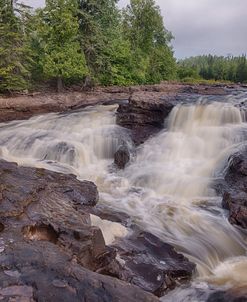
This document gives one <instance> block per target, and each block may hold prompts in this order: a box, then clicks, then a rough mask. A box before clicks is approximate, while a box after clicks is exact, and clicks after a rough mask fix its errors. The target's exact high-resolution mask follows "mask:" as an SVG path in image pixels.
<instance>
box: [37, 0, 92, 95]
mask: <svg viewBox="0 0 247 302" xmlns="http://www.w3.org/2000/svg"><path fill="white" fill-rule="evenodd" d="M76 13H77V1H76V0H47V1H46V7H45V8H44V9H42V10H40V11H39V14H38V23H37V33H36V41H38V47H37V48H38V49H39V56H40V66H41V68H42V72H43V75H44V77H45V78H46V79H47V80H55V81H56V83H57V90H58V91H61V90H62V89H63V85H64V83H73V82H77V81H81V80H83V78H84V77H85V76H86V75H87V73H88V69H87V66H86V61H85V57H84V54H83V52H82V50H81V47H80V43H79V41H78V29H79V23H78V19H77V16H76ZM36 46H37V45H36Z"/></svg>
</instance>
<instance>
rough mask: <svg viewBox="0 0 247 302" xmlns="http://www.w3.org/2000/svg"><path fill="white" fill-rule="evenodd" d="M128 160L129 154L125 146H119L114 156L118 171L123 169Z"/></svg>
mask: <svg viewBox="0 0 247 302" xmlns="http://www.w3.org/2000/svg"><path fill="white" fill-rule="evenodd" d="M129 160H130V152H129V150H128V148H127V147H126V146H121V147H120V148H119V149H118V150H117V152H116V153H115V154H114V163H115V165H116V166H117V167H118V168H119V169H124V168H125V166H126V165H127V163H128V162H129Z"/></svg>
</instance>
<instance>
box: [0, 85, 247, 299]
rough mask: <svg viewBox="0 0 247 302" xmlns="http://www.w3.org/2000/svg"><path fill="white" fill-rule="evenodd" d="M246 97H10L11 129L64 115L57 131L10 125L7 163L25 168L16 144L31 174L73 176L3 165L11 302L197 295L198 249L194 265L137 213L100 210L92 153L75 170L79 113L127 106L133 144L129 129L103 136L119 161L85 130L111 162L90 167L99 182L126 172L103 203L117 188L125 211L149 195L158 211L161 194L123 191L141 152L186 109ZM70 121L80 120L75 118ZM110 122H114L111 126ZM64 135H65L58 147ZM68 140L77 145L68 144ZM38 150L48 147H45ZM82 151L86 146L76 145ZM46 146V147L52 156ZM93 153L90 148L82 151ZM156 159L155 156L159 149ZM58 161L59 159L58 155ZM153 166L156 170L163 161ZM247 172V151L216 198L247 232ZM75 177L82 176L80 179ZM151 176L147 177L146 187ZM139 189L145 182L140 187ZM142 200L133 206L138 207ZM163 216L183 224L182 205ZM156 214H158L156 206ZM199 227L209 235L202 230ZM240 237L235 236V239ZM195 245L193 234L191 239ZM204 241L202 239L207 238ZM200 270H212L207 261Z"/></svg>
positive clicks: (134, 90)
mask: <svg viewBox="0 0 247 302" xmlns="http://www.w3.org/2000/svg"><path fill="white" fill-rule="evenodd" d="M241 89H244V88H241V87H235V86H234V87H224V86H204V85H201V86H190V85H180V84H174V85H171V84H166V83H163V84H160V85H151V86H143V87H126V88H121V87H111V88H97V89H95V90H94V91H90V92H80V91H77V92H75V91H74V92H66V93H64V94H60V95H59V94H48V93H47V94H44V93H43V94H32V95H22V96H17V97H11V98H1V99H0V121H1V122H6V121H11V120H16V119H27V118H30V117H33V116H35V115H38V114H43V113H49V112H61V115H58V116H49V118H48V124H47V126H46V125H42V118H41V120H40V119H39V117H37V122H36V120H34V121H33V122H32V121H31V125H28V122H27V124H25V123H24V122H23V124H22V122H20V126H18V122H17V123H15V122H12V123H10V124H9V125H8V124H2V128H1V129H2V133H4V131H5V129H7V128H8V127H9V126H10V129H11V127H12V128H13V129H12V130H10V131H12V132H10V133H8V132H7V134H4V135H3V137H1V147H3V146H4V148H5V149H4V148H2V149H1V152H2V153H3V154H1V157H3V158H7V159H8V160H10V161H13V160H15V158H16V159H19V157H18V156H17V155H16V154H15V153H13V154H12V153H11V152H12V150H7V149H8V148H9V146H7V145H6V146H7V147H6V146H5V144H6V142H8V141H10V142H11V144H10V146H13V147H14V148H16V150H15V151H16V152H17V153H18V152H23V154H20V160H21V164H22V165H27V164H28V160H30V159H32V164H31V166H32V165H34V162H35V165H37V166H40V165H41V166H42V163H44V167H45V168H48V169H50V168H51V169H52V170H53V169H54V170H56V169H58V171H60V170H61V171H64V173H65V174H62V173H57V172H52V171H48V170H46V169H40V168H35V167H33V168H31V167H23V166H18V165H16V164H15V163H10V162H7V161H4V160H0V174H1V185H0V198H1V208H0V213H1V215H0V259H1V270H0V299H2V300H3V301H9V300H11V299H12V300H13V301H82V299H84V300H85V301H107V302H108V301H158V298H157V297H161V296H163V295H165V294H167V293H168V292H169V291H170V290H173V289H174V288H176V287H179V286H181V285H182V287H185V288H186V286H190V283H189V281H190V280H191V279H192V277H193V276H194V275H195V274H196V265H195V263H193V259H195V258H196V256H197V255H196V254H197V252H196V250H195V251H193V253H192V255H193V257H191V258H190V260H189V259H188V258H187V257H185V256H184V255H182V254H181V253H179V252H177V248H176V249H175V248H174V247H173V246H176V247H180V242H177V241H174V240H170V241H168V240H165V239H164V237H162V236H161V237H162V238H161V237H160V236H159V235H158V234H157V232H156V231H151V232H150V231H148V230H147V229H146V228H145V224H144V223H141V224H140V223H136V219H133V217H131V215H130V213H132V209H131V211H130V213H128V211H126V212H125V211H121V210H119V208H118V205H117V204H116V208H114V207H112V206H109V205H107V203H106V204H102V202H100V203H98V200H99V193H98V189H97V187H96V185H95V184H94V183H93V182H92V181H87V180H83V179H84V178H83V179H82V177H81V175H84V173H83V169H85V170H87V169H88V166H87V165H88V162H90V160H89V159H88V158H89V155H88V153H86V151H85V152H84V151H83V152H84V153H82V154H80V156H79V159H80V160H81V162H74V161H75V158H76V156H77V157H78V155H77V151H78V150H77V148H78V146H77V144H78V143H79V141H78V142H77V141H72V137H71V138H70V136H71V135H73V139H78V133H77V128H78V126H77V123H78V122H80V121H81V119H82V116H81V113H80V111H79V112H78V113H77V111H76V110H78V109H80V108H84V107H86V106H93V105H96V104H98V105H99V104H105V105H106V104H108V105H110V104H113V103H115V104H119V105H118V109H117V112H116V123H117V125H119V126H121V127H122V128H121V129H123V128H125V129H126V133H125V132H123V133H122V132H121V133H122V135H123V137H124V138H121V139H118V138H115V135H116V134H117V135H118V133H120V132H119V131H120V130H119V129H118V128H117V130H114V131H116V132H114V131H113V130H112V128H111V127H112V126H111V125H110V126H109V127H110V128H109V129H111V130H110V132H109V134H108V135H110V138H109V137H108V136H106V137H105V136H103V139H104V140H105V139H106V140H107V142H108V143H109V144H110V145H113V147H112V150H110V154H109V151H108V147H107V148H106V147H104V148H106V149H107V150H105V149H104V148H103V147H102V146H100V145H97V144H95V143H94V142H92V139H88V137H89V136H90V135H92V134H91V132H90V135H89V134H87V131H88V129H82V130H80V131H82V132H83V131H84V130H85V133H86V134H85V138H84V139H86V145H87V144H92V146H91V145H90V146H88V147H90V148H91V149H90V150H91V151H90V150H89V151H90V152H92V153H95V155H94V156H98V157H99V155H100V156H103V157H102V159H100V157H99V158H98V159H97V160H99V159H100V160H101V161H102V163H101V162H100V161H98V162H96V163H97V165H99V166H98V167H97V168H95V167H94V166H93V167H94V168H93V169H92V168H91V166H90V165H89V166H90V169H92V171H95V172H94V173H93V174H95V175H97V173H98V172H97V171H96V170H95V169H98V170H100V169H102V167H103V169H107V170H109V171H110V173H113V174H114V173H116V172H115V171H120V172H117V173H120V180H117V179H116V180H112V179H111V180H110V182H109V183H108V180H106V174H103V175H102V176H101V175H98V176H97V177H95V179H96V180H97V182H98V183H99V184H100V189H101V190H102V183H104V182H105V183H106V184H104V190H105V191H106V192H103V193H104V194H103V195H104V196H105V195H106V197H104V200H107V198H111V196H110V195H109V193H108V191H109V190H112V188H108V186H112V187H115V189H114V192H113V193H112V192H111V194H113V196H114V195H116V196H117V198H118V199H116V200H117V201H118V202H120V201H121V202H122V200H125V195H126V194H129V195H130V196H129V198H133V201H137V202H139V200H138V199H137V196H138V198H139V195H140V196H141V197H142V198H143V200H142V202H144V203H145V204H146V203H147V201H146V200H145V198H147V197H148V198H150V199H151V202H152V199H153V195H152V194H153V193H152V194H151V195H148V194H149V193H148V192H145V191H144V192H142V191H141V186H139V183H138V186H133V187H132V188H130V189H128V190H127V191H126V192H125V193H124V194H122V193H121V194H122V195H121V194H120V196H122V197H121V198H120V197H118V190H119V189H120V187H121V182H125V181H126V180H125V178H123V179H121V177H122V176H121V175H122V174H121V173H127V174H126V175H127V176H125V175H124V177H126V179H127V178H128V177H129V178H131V177H132V176H133V174H134V173H135V172H136V171H135V170H136V169H137V168H139V167H140V166H142V165H143V164H145V162H144V161H145V160H146V159H145V157H144V158H142V157H140V158H141V160H142V161H143V162H141V163H140V166H139V164H138V161H137V164H136V167H137V168H135V166H133V169H132V170H131V164H132V163H133V161H134V160H136V153H137V152H140V150H141V151H143V150H142V149H140V148H141V147H140V146H141V145H142V144H143V143H144V142H146V141H147V140H148V139H150V138H151V140H152V138H155V136H157V135H158V134H159V135H161V136H162V135H165V132H164V129H165V127H166V126H167V125H166V123H164V120H165V119H166V118H167V117H168V116H169V115H170V114H171V112H172V110H173V109H174V108H175V106H177V105H178V104H181V103H183V104H187V103H189V104H191V103H193V102H196V101H198V99H200V98H203V97H207V99H208V100H209V101H210V100H211V99H212V100H214V99H215V98H217V101H221V99H222V101H224V100H225V98H227V97H228V95H229V94H233V95H234V93H235V94H236V95H238V93H239V92H238V90H240V91H241ZM236 107H237V108H242V110H243V112H244V110H245V104H244V101H242V100H241V102H240V101H239V102H236ZM89 112H90V110H89ZM69 114H72V115H74V117H73V118H74V119H75V121H73V122H72V123H71V125H70V126H71V127H72V129H73V131H75V134H74V133H71V135H69V136H67V134H66V135H65V136H64V135H60V134H59V133H60V132H59V131H60V130H61V129H60V128H61V126H66V125H64V123H66V119H67V117H69ZM94 114H96V117H98V115H99V113H98V112H97V111H96V113H94ZM222 116H224V114H223V115H222ZM53 118H54V121H53ZM84 118H85V119H86V123H85V124H83V125H87V124H89V123H90V118H89V119H88V118H87V116H85V117H84ZM63 119H65V121H64V122H62V120H63ZM105 119H106V117H104V118H103V119H102V121H103V122H105ZM111 119H112V118H111ZM175 120H176V119H175ZM59 121H60V122H59ZM67 121H68V122H69V121H70V120H69V118H68V119H67ZM91 122H92V121H91ZM32 123H33V124H32ZM49 123H50V124H49ZM59 123H60V124H59ZM108 123H109V121H108V120H107V123H106V125H108ZM99 124H101V121H99ZM79 126H80V125H79ZM15 127H17V128H16V129H17V130H18V129H19V128H20V129H21V130H20V137H18V136H17V137H15ZM18 127H19V128H18ZM43 127H44V128H43ZM97 127H98V125H93V126H92V129H94V128H96V130H95V132H93V135H96V137H97V139H99V140H100V142H101V140H102V138H101V136H99V133H98V130H97ZM114 129H115V128H114ZM64 130H65V129H64ZM29 131H30V137H29V134H28V133H29ZM35 131H36V132H35ZM90 131H91V130H90ZM107 131H109V130H108V129H106V126H104V127H103V132H102V133H103V134H104V135H106V134H107ZM112 131H113V132H112ZM121 131H122V130H121ZM25 132H26V133H25ZM61 133H63V130H62V131H61ZM162 133H164V134H162ZM58 134H59V135H58ZM55 135H58V138H59V141H58V143H57V139H58V138H57V137H56V136H55ZM125 135H126V137H125ZM49 136H50V137H49ZM60 136H61V137H60ZM43 138H45V140H44V141H42V139H43ZM68 138H70V139H71V142H72V143H71V142H69V141H66V140H67V139H68ZM126 138H127V140H126ZM49 140H51V142H49ZM60 140H61V141H60ZM128 140H130V141H131V142H132V143H129V141H128ZM37 141H38V142H39V143H38V145H35V142H37ZM53 141H54V143H55V145H54V146H53V145H52V144H53ZM116 141H117V143H116ZM40 142H41V143H40ZM74 142H76V144H75V145H74V146H73V145H72V144H73V143H74ZM46 144H47V147H46V146H45V145H46ZM49 144H50V145H49ZM102 144H103V142H102ZM114 144H116V146H117V147H115V145H114ZM154 144H155V141H154ZM18 145H19V147H18ZM42 146H43V147H45V148H44V150H43V147H42ZM83 146H84V145H83ZM83 146H82V145H80V148H82V147H83ZM144 147H145V146H144ZM154 147H155V145H154ZM6 148H7V149H6ZM18 148H19V149H18ZM83 148H84V147H83ZM101 148H102V150H101ZM29 149H30V153H29V152H28V150H29ZM38 149H40V150H41V151H40V153H37V154H35V157H34V158H31V157H30V156H33V154H34V153H35V152H36V151H37V150H38ZM53 149H54V150H53ZM6 150H7V151H8V152H7V153H6ZM49 150H52V152H49ZM13 151H14V150H13ZM106 151H107V152H106ZM144 151H145V149H144ZM146 151H147V152H148V153H150V150H149V149H147V150H146ZM51 153H56V156H55V155H54V154H51ZM105 153H107V154H106V155H105ZM6 154H8V156H6ZM150 154H151V153H150ZM54 156H55V157H54ZM22 157H23V159H22ZM39 157H40V158H39ZM34 160H35V161H34ZM137 160H138V158H137ZM151 160H152V157H151ZM153 160H154V164H155V158H154V159H153ZM77 161H78V159H77ZM105 161H107V163H108V164H109V162H110V161H111V165H110V166H107V165H105ZM113 161H114V162H115V164H114V165H113ZM60 164H61V165H63V164H65V166H63V168H61V166H59V165H60ZM78 164H79V167H78ZM90 164H91V163H90ZM52 165H53V166H52ZM54 165H55V166H54ZM80 165H81V166H80ZM101 165H102V167H101ZM246 166H247V163H246V149H244V148H243V149H242V151H238V152H237V153H236V154H233V155H231V156H230V157H229V164H228V165H227V167H226V168H225V170H224V173H223V176H221V178H220V181H219V185H218V186H217V189H216V191H217V192H218V194H219V195H222V196H223V207H224V208H226V209H227V210H228V211H229V221H230V223H232V224H234V225H237V226H238V227H240V228H247V220H246V219H247V211H246V209H247V204H246V194H247V189H246V187H247V184H246V183H247V181H246V175H247V172H246V170H247V168H246ZM118 169H120V170H118ZM157 169H158V167H157ZM125 170H126V171H127V172H125ZM158 170H159V169H158ZM121 171H123V172H121ZM151 172H152V171H151ZM70 173H73V174H76V175H77V176H79V179H80V180H78V179H77V178H76V177H75V176H74V175H72V174H70ZM104 173H105V172H104ZM107 173H108V172H107ZM152 173H153V172H152ZM113 174H112V175H113ZM85 175H87V173H85ZM112 175H110V178H111V177H112ZM114 175H115V174H114ZM154 176H155V175H154ZM107 177H108V176H107ZM114 177H116V176H114ZM138 177H139V176H138ZM141 177H142V175H141V174H140V179H141ZM145 177H147V176H145ZM152 177H153V176H152ZM93 179H94V177H93ZM154 180H155V179H154ZM118 181H120V184H119V183H118ZM147 181H148V178H147V179H145V182H147ZM137 182H139V180H138V179H137ZM151 184H152V182H151ZM164 184H165V183H164ZM159 189H162V188H159ZM115 191H116V193H115ZM107 194H108V195H107ZM145 195H147V196H145ZM101 197H102V196H101ZM133 201H132V200H130V203H133ZM158 207H159V210H158V212H157V213H156V212H153V214H154V217H155V219H157V221H158V223H159V215H161V214H162V215H163V218H162V220H163V219H164V217H166V219H167V220H168V221H169V220H170V218H171V217H174V218H173V219H177V218H176V212H177V211H178V210H177V209H176V205H175V206H171V205H170V204H169V203H168V204H167V205H166V208H164V205H163V204H160V205H158ZM164 209H165V211H167V213H166V212H164ZM184 210H185V212H184V214H185V215H186V213H187V212H186V211H187V208H186V207H185V208H184ZM149 211H153V209H152V207H150V210H149ZM199 211H200V208H199ZM216 211H218V210H216ZM132 215H133V213H132ZM195 215H196V214H195V212H191V216H192V217H193V216H195ZM133 216H135V215H133ZM188 217H189V216H188ZM183 219H185V221H187V220H188V219H190V218H187V216H185V217H184V218H183ZM219 219H222V217H219ZM137 221H138V219H137ZM181 222H182V221H181ZM148 223H150V225H151V226H152V225H155V223H154V222H151V221H148ZM164 223H166V222H164ZM177 223H178V224H179V223H180V222H177ZM184 227H185V226H184ZM193 227H194V226H193ZM171 228H172V230H170V229H168V231H169V232H171V234H172V232H173V231H174V228H176V225H174V226H173V227H171ZM182 228H183V227H182ZM190 228H191V226H190ZM198 228H200V226H199V225H198ZM151 230H152V227H151ZM154 230H155V229H154ZM199 231H200V230H199ZM186 232H187V231H186ZM189 232H191V230H190V231H189ZM158 233H159V232H158ZM231 234H232V233H229V236H231ZM233 234H234V233H233ZM187 236H188V235H187V233H186V238H187ZM167 238H169V236H168V237H167ZM198 240H201V239H200V237H199V238H198ZM237 240H238V239H237ZM237 240H236V241H237ZM166 241H168V242H169V243H168V242H166ZM182 241H183V237H181V245H182ZM171 242H174V244H171ZM196 244H197V243H196ZM210 244H211V243H210ZM234 244H235V242H234ZM195 248H196V246H195ZM220 248H222V247H220ZM191 249H193V246H191ZM179 250H181V247H180V248H179ZM182 250H183V249H182ZM183 251H185V254H186V255H188V254H189V253H188V250H186V248H184V250H183ZM204 252H205V251H204ZM226 254H227V251H226ZM229 254H231V251H229ZM200 261H202V262H203V261H204V259H203V260H202V259H201V260H200ZM241 290H242V289H241ZM212 292H213V293H212V294H211V295H206V296H205V297H204V300H202V301H206V300H207V299H208V301H228V300H229V299H231V301H238V300H237V299H245V291H244V290H242V291H237V292H234V291H233V292H231V291H230V292H228V291H221V290H218V289H217V288H215V287H213V290H212ZM168 297H169V295H168ZM173 297H175V296H173ZM235 298H236V300H235ZM168 299H170V300H167V301H172V300H171V299H173V298H168ZM210 299H211V300H210ZM212 299H215V300H212ZM217 299H218V300H217ZM12 300H11V301H12ZM164 301H166V300H164ZM177 301H182V300H177ZM184 301H187V300H184ZM188 301H189V300H188ZM229 301H230V300H229ZM239 301H242V300H239ZM243 301H244V300H243Z"/></svg>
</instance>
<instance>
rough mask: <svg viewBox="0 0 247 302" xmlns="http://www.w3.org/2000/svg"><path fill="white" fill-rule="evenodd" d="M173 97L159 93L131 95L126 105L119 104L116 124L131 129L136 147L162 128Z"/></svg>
mask: <svg viewBox="0 0 247 302" xmlns="http://www.w3.org/2000/svg"><path fill="white" fill-rule="evenodd" d="M173 101H174V96H165V97H164V96H163V97H162V94H159V93H151V92H141V93H140V92H139V93H133V94H132V95H131V96H130V98H129V102H128V104H120V105H119V107H118V110H117V120H116V122H117V124H118V125H120V126H122V127H125V128H128V129H131V131H132V139H133V141H134V143H135V144H136V145H139V144H141V143H143V142H144V141H145V140H146V139H147V138H148V137H149V136H151V135H153V134H155V133H157V132H158V131H160V130H161V129H162V128H163V127H164V120H165V118H166V117H167V116H168V115H169V113H170V112H171V110H172V108H173V107H174V105H173Z"/></svg>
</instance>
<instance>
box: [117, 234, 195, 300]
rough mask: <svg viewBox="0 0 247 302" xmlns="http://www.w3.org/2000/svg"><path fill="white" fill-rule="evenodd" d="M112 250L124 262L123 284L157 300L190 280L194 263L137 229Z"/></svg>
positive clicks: (169, 246) (152, 236)
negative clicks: (126, 282)
mask: <svg viewBox="0 0 247 302" xmlns="http://www.w3.org/2000/svg"><path fill="white" fill-rule="evenodd" d="M114 247H115V248H116V249H117V251H118V255H119V256H120V258H121V259H122V260H123V261H124V275H125V278H126V281H128V282H130V283H131V284H133V285H137V286H138V287H140V288H142V289H144V290H145V291H148V292H151V293H153V294H155V295H156V296H159V297H161V296H162V295H164V293H165V292H166V291H167V290H171V289H174V288H175V287H176V286H177V285H178V284H181V283H182V282H185V281H187V280H190V279H191V277H192V274H193V272H194V270H195V264H193V263H191V262H190V261H189V260H188V259H187V258H185V257H184V256H183V255H182V254H178V253H177V252H176V251H175V249H174V248H173V247H172V246H171V245H169V244H167V243H164V242H162V241H161V240H160V239H159V238H158V237H156V236H154V235H152V234H150V233H146V232H142V231H140V230H135V231H134V232H133V234H132V235H131V236H129V237H127V238H125V239H123V240H121V241H118V242H116V244H115V245H114Z"/></svg>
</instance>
